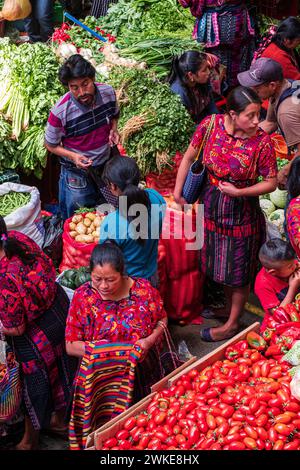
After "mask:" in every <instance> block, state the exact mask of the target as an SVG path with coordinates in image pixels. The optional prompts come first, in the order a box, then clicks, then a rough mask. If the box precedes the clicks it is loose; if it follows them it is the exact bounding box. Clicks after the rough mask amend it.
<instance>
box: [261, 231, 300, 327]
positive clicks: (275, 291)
mask: <svg viewBox="0 0 300 470" xmlns="http://www.w3.org/2000/svg"><path fill="white" fill-rule="evenodd" d="M259 259H260V262H261V264H262V266H263V268H262V269H261V270H260V272H259V273H258V275H257V277H256V280H255V287H254V292H255V294H256V295H257V297H258V298H259V300H260V303H261V305H262V307H263V309H264V311H265V316H264V320H263V323H262V326H261V330H262V331H263V330H264V329H265V328H266V325H267V321H268V319H269V317H270V315H272V310H273V309H274V308H277V307H279V306H284V305H287V304H289V303H291V302H293V301H294V300H295V297H296V295H297V294H298V292H300V269H299V265H298V261H297V258H296V254H295V252H294V250H293V248H292V247H291V245H290V244H289V243H288V242H285V241H283V240H282V239H281V238H272V239H270V240H268V241H267V242H266V243H264V244H263V245H262V247H261V249H260V251H259Z"/></svg>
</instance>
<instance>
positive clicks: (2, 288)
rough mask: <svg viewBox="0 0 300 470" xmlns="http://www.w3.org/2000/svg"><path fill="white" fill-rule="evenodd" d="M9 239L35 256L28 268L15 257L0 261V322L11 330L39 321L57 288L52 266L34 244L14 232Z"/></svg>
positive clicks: (27, 238) (50, 303)
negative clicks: (13, 239)
mask: <svg viewBox="0 0 300 470" xmlns="http://www.w3.org/2000/svg"><path fill="white" fill-rule="evenodd" d="M8 236H9V237H15V238H16V239H17V240H19V241H20V242H22V243H23V245H24V247H25V250H26V251H27V252H28V253H31V254H33V255H35V261H34V262H33V265H31V266H29V265H26V264H23V262H22V261H21V259H20V258H19V257H17V256H13V257H12V258H11V259H10V260H9V259H8V258H6V257H4V258H2V259H1V260H0V320H1V322H2V323H3V325H4V327H6V328H13V327H17V326H20V325H21V324H23V323H24V321H26V322H30V321H31V320H34V319H36V318H38V317H40V316H41V315H42V314H43V312H45V311H46V310H47V309H48V308H49V307H50V306H51V305H52V303H53V301H54V298H55V295H56V290H57V285H56V284H55V278H56V276H55V268H54V266H53V263H52V261H51V260H50V258H48V256H47V255H45V253H43V251H42V250H41V249H40V248H39V247H38V245H37V244H36V243H35V242H34V241H33V240H31V239H30V238H29V237H27V236H26V235H24V234H22V233H20V232H16V231H14V230H12V231H10V232H9V233H8Z"/></svg>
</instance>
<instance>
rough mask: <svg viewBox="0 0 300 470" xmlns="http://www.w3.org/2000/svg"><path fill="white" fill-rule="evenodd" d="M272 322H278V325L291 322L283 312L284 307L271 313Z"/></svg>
mask: <svg viewBox="0 0 300 470" xmlns="http://www.w3.org/2000/svg"><path fill="white" fill-rule="evenodd" d="M273 318H274V320H276V321H278V323H286V322H290V321H291V317H290V316H289V314H288V313H287V312H286V311H285V309H284V307H278V308H276V310H274V312H273Z"/></svg>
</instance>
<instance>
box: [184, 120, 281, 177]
mask: <svg viewBox="0 0 300 470" xmlns="http://www.w3.org/2000/svg"><path fill="white" fill-rule="evenodd" d="M210 119H211V117H210V116H209V117H207V118H205V119H203V121H202V122H201V123H200V124H199V126H198V127H197V129H196V132H195V133H194V135H193V138H192V145H193V146H194V147H196V148H198V147H200V144H201V141H202V139H203V138H204V136H205V133H206V130H207V128H208V125H209V123H210ZM224 119H225V116H224V115H220V114H218V115H216V118H215V124H214V128H213V130H212V131H211V133H210V136H209V137H208V140H207V142H206V144H205V148H204V152H203V154H204V155H203V163H204V164H205V167H206V169H207V171H208V173H209V176H211V177H212V178H210V182H211V183H213V184H216V185H217V181H219V180H223V181H229V182H231V183H233V184H235V183H241V184H242V185H245V186H247V185H249V186H251V185H253V184H255V183H256V182H257V178H258V177H259V176H262V177H263V178H264V179H268V178H273V177H275V176H276V174H277V163H276V156H275V150H274V148H273V144H272V141H271V139H270V137H269V136H268V134H266V133H265V132H264V131H263V130H261V129H259V130H258V131H257V133H256V134H255V136H253V137H249V138H237V137H233V136H232V135H230V134H228V132H227V131H226V129H225V126H224ZM214 178H216V180H217V181H214Z"/></svg>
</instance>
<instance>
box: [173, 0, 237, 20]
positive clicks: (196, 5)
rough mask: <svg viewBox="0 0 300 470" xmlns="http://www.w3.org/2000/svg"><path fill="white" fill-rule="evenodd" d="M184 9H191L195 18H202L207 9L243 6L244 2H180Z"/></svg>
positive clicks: (208, 0)
mask: <svg viewBox="0 0 300 470" xmlns="http://www.w3.org/2000/svg"><path fill="white" fill-rule="evenodd" d="M179 3H180V4H181V5H182V6H183V7H184V8H190V9H191V13H192V15H193V16H196V17H200V16H202V14H203V12H204V11H205V9H206V8H220V7H223V6H233V5H234V6H235V5H237V6H238V5H243V4H244V2H243V1H242V0H179Z"/></svg>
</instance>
